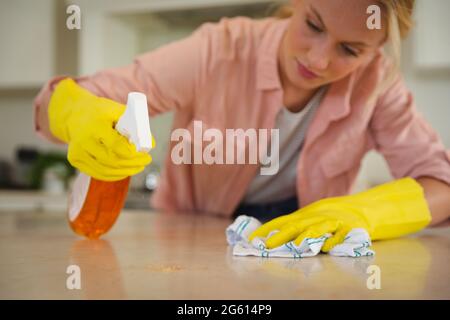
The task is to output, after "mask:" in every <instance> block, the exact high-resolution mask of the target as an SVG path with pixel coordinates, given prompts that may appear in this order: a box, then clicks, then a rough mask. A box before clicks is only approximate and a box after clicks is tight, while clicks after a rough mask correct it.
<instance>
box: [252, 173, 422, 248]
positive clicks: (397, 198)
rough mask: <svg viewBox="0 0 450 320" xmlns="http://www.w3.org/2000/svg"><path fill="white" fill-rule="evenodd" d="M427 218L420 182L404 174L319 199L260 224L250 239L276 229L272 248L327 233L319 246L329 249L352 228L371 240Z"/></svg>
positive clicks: (410, 227)
mask: <svg viewBox="0 0 450 320" xmlns="http://www.w3.org/2000/svg"><path fill="white" fill-rule="evenodd" d="M430 221H431V214H430V212H429V209H428V204H427V202H426V200H425V196H424V193H423V189H422V186H421V185H420V184H419V183H417V182H416V181H415V180H414V179H412V178H403V179H400V180H396V181H393V182H389V183H386V184H383V185H380V186H377V187H375V188H372V189H370V190H367V191H364V192H360V193H358V194H355V195H349V196H343V197H335V198H328V199H323V200H319V201H317V202H315V203H312V204H310V205H308V206H306V207H304V208H301V209H299V210H297V211H295V212H293V213H291V214H288V215H285V216H281V217H278V218H275V219H273V220H271V221H269V222H267V223H265V224H263V225H262V226H261V227H259V228H258V229H256V230H255V231H254V232H253V233H252V234H251V235H250V237H249V239H250V241H251V240H253V238H255V237H267V236H268V234H269V233H270V232H272V231H274V230H279V232H277V233H275V234H274V235H272V236H271V237H269V238H268V239H267V240H266V246H267V248H269V249H272V248H275V247H278V246H280V245H282V244H284V243H286V242H289V241H292V240H295V243H296V244H297V245H299V244H300V243H301V242H302V241H303V239H305V238H317V237H320V236H322V235H324V234H326V233H330V234H333V236H332V237H331V238H329V239H327V240H326V242H325V244H324V246H323V247H322V251H324V252H328V251H330V250H331V249H332V248H333V247H334V246H335V245H336V244H339V243H342V242H343V241H344V237H345V236H346V234H347V233H348V232H349V231H350V230H351V229H353V228H364V229H366V230H367V232H368V233H369V235H370V237H371V239H372V240H380V239H389V238H395V237H400V236H403V235H406V234H409V233H413V232H416V231H419V230H421V229H422V228H425V227H426V226H427V225H428V224H429V223H430Z"/></svg>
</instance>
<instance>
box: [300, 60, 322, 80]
mask: <svg viewBox="0 0 450 320" xmlns="http://www.w3.org/2000/svg"><path fill="white" fill-rule="evenodd" d="M297 70H298V73H299V74H300V75H301V76H302V77H304V78H306V79H315V78H317V77H318V75H317V74H315V73H314V72H312V71H311V70H309V69H308V68H306V67H305V66H304V65H303V64H301V63H300V61H298V60H297Z"/></svg>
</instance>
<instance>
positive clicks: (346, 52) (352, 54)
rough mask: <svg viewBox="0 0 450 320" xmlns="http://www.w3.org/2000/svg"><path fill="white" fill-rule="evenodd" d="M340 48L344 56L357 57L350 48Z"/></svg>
mask: <svg viewBox="0 0 450 320" xmlns="http://www.w3.org/2000/svg"><path fill="white" fill-rule="evenodd" d="M341 47H342V49H343V50H344V52H345V54H347V55H350V56H353V57H357V56H358V53H357V52H356V51H354V50H353V49H351V48H350V47H348V46H346V45H342V46H341Z"/></svg>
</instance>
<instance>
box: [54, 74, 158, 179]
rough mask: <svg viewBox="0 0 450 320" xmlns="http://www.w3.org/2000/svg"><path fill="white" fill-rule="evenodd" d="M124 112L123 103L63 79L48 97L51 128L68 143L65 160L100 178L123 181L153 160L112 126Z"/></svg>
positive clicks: (56, 135)
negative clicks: (99, 95) (100, 95)
mask: <svg viewBox="0 0 450 320" xmlns="http://www.w3.org/2000/svg"><path fill="white" fill-rule="evenodd" d="M124 111H125V105H123V104H120V103H117V102H115V101H112V100H110V99H106V98H100V97H97V96H95V95H93V94H92V93H90V92H89V91H88V90H86V89H84V88H82V87H80V86H79V85H78V84H77V83H76V82H75V81H73V80H72V79H65V80H62V81H61V82H60V83H58V85H57V86H56V88H55V90H54V92H53V94H52V97H51V99H50V103H49V107H48V117H49V124H50V131H51V132H52V134H53V135H54V136H55V137H57V138H59V139H60V140H62V141H64V142H66V143H68V144H69V148H68V154H67V159H68V160H69V162H70V163H71V164H72V165H73V166H74V167H76V168H77V169H79V170H80V171H81V172H84V173H86V174H87V175H89V176H91V177H93V178H95V179H98V180H103V181H117V180H122V179H124V178H126V177H129V176H132V175H135V174H136V173H139V172H141V171H142V170H144V168H145V166H146V165H148V164H149V163H150V162H151V161H152V158H151V156H150V155H149V154H148V153H145V152H138V151H137V150H136V147H135V146H134V145H133V144H132V143H130V142H128V140H127V138H125V137H124V136H122V135H121V134H120V133H119V132H117V131H116V130H115V129H114V126H115V125H116V123H117V121H118V120H119V118H120V116H121V115H122V114H123V113H124ZM154 144H155V142H154V140H153V146H154Z"/></svg>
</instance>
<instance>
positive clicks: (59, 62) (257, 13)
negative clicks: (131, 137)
mask: <svg viewBox="0 0 450 320" xmlns="http://www.w3.org/2000/svg"><path fill="white" fill-rule="evenodd" d="M282 2H283V1H275V2H274V1H263V0H127V1H120V0H95V1H92V0H91V1H88V0H79V1H64V0H38V1H36V0H34V1H33V0H0V211H23V210H34V211H35V210H57V211H59V210H65V208H66V203H67V190H68V187H69V186H70V183H71V181H72V179H73V176H74V174H75V170H74V169H73V168H72V167H71V166H70V165H69V164H68V162H67V160H66V157H65V154H66V149H65V148H64V147H59V146H56V145H53V144H51V143H49V142H46V141H45V140H43V139H42V138H39V137H38V136H37V135H36V134H35V132H34V124H33V109H32V103H33V99H34V97H35V96H36V94H37V93H38V91H39V89H40V88H41V87H42V86H43V84H44V83H45V82H46V81H47V80H48V79H49V78H51V77H52V76H54V75H59V74H67V75H73V76H77V75H82V74H90V73H93V72H95V71H97V70H99V69H102V68H106V67H115V66H121V65H125V64H128V63H130V62H131V61H132V59H133V57H134V56H135V55H137V54H139V53H143V52H146V51H148V50H152V49H154V48H156V47H158V46H161V45H163V44H165V43H168V42H170V41H174V40H177V39H180V38H183V37H185V36H187V35H188V34H190V33H191V32H192V31H193V30H194V29H196V28H197V27H198V26H200V25H201V24H202V23H204V22H207V21H218V20H219V19H220V18H221V17H224V16H228V17H232V16H250V17H254V18H258V17H264V16H267V15H270V14H271V13H273V11H274V8H275V6H276V4H279V3H282ZM72 4H75V5H78V7H79V8H80V12H81V25H80V29H73V30H69V29H68V28H67V26H66V20H67V18H68V17H69V16H70V15H71V13H67V12H66V10H67V8H68V6H70V5H72ZM448 13H450V1H448V0H418V1H417V8H416V19H415V20H416V27H415V29H414V31H413V33H412V34H411V35H410V37H409V38H408V40H407V41H405V42H404V44H403V60H402V71H403V74H404V77H405V79H406V82H407V84H408V86H409V88H410V89H411V91H412V92H413V94H414V96H415V99H416V104H417V107H418V109H419V111H420V112H421V113H422V114H423V116H424V117H425V118H426V119H427V120H428V121H429V122H430V123H431V125H432V126H433V127H434V128H435V130H436V131H437V132H438V133H439V134H440V136H441V138H442V140H443V142H444V144H445V145H446V147H447V148H450V124H449V122H450V37H449V35H448V32H449V31H450V20H449V19H448V18H447V14H448ZM171 121H172V114H170V113H169V114H165V115H162V116H159V117H156V118H152V119H151V126H152V132H153V133H154V135H155V137H156V141H158V144H157V147H156V149H155V150H153V151H152V156H153V159H154V162H153V163H152V165H150V166H149V167H147V169H146V170H145V171H144V172H142V173H141V174H139V175H137V176H135V177H133V179H132V183H131V188H130V192H129V195H128V198H127V201H126V207H127V208H149V195H150V193H151V191H152V190H153V189H154V188H155V187H156V185H157V183H158V175H159V172H160V170H161V167H162V165H163V162H164V156H165V154H166V153H167V151H168V150H167V149H168V148H167V146H168V141H169V136H170V128H171ZM389 179H390V174H389V170H388V168H387V166H386V164H385V162H384V160H383V158H382V157H381V156H379V155H378V154H376V153H374V152H371V153H369V154H368V155H367V156H366V157H365V159H364V161H363V165H362V170H361V173H360V175H359V177H358V182H357V186H356V188H355V191H358V190H362V189H366V188H369V187H371V186H373V185H376V184H379V183H382V182H385V181H387V180H389Z"/></svg>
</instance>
